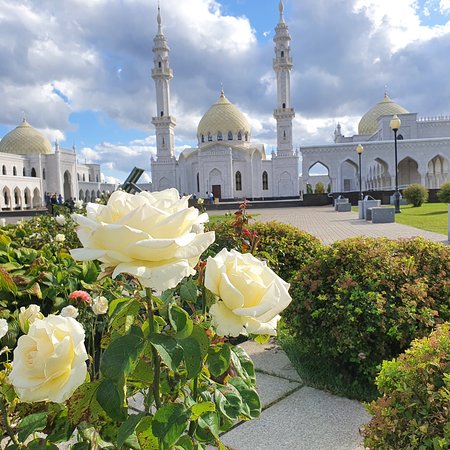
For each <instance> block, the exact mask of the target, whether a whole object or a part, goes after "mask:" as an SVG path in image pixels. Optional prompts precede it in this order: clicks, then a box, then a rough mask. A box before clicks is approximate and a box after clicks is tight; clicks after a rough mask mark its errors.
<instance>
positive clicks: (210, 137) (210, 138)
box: [208, 133, 212, 142]
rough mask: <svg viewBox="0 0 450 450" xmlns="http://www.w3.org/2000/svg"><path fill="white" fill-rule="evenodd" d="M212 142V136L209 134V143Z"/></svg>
mask: <svg viewBox="0 0 450 450" xmlns="http://www.w3.org/2000/svg"><path fill="white" fill-rule="evenodd" d="M211 141H212V134H211V133H208V142H211Z"/></svg>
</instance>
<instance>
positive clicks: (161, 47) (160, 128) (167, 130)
mask: <svg viewBox="0 0 450 450" xmlns="http://www.w3.org/2000/svg"><path fill="white" fill-rule="evenodd" d="M157 21H158V33H157V34H156V36H155V38H154V39H153V42H154V45H153V63H154V66H153V69H152V78H153V79H154V80H155V88H156V116H155V117H153V118H152V124H153V125H154V126H155V131H156V149H157V153H156V156H157V160H158V161H159V162H164V161H168V160H170V159H172V158H174V147H175V144H174V128H175V125H176V121H175V118H174V117H172V116H171V115H170V89H169V82H170V80H171V79H172V78H173V72H172V69H171V68H170V67H169V51H170V48H169V46H168V45H167V40H166V37H165V36H164V34H163V32H162V25H161V11H160V7H159V2H158V16H157Z"/></svg>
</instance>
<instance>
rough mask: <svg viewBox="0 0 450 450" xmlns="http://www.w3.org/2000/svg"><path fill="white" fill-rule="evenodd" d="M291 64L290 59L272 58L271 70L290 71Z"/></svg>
mask: <svg viewBox="0 0 450 450" xmlns="http://www.w3.org/2000/svg"><path fill="white" fill-rule="evenodd" d="M292 67H293V63H292V58H287V57H284V58H274V59H273V68H274V69H277V68H282V69H292Z"/></svg>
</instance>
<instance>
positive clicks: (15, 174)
mask: <svg viewBox="0 0 450 450" xmlns="http://www.w3.org/2000/svg"><path fill="white" fill-rule="evenodd" d="M13 175H14V176H15V177H16V176H17V169H16V166H13Z"/></svg>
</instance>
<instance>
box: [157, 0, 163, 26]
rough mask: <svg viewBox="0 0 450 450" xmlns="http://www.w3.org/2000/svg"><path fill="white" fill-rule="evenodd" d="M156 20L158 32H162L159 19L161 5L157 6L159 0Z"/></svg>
mask: <svg viewBox="0 0 450 450" xmlns="http://www.w3.org/2000/svg"><path fill="white" fill-rule="evenodd" d="M156 21H157V22H158V34H163V32H162V21H161V7H160V6H159V0H158V15H157V16H156Z"/></svg>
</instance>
